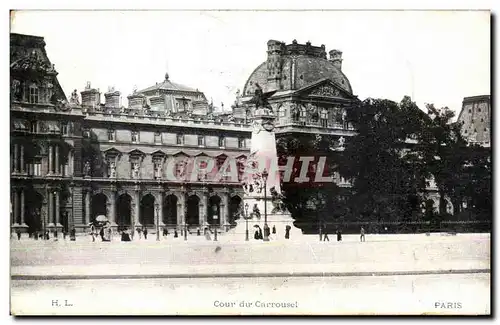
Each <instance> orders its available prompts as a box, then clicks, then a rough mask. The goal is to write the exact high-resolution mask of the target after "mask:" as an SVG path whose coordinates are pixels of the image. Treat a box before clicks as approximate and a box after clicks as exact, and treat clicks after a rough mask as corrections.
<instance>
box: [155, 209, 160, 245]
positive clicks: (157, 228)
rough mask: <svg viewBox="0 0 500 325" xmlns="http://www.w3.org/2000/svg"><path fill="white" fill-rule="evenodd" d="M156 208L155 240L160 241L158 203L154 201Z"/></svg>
mask: <svg viewBox="0 0 500 325" xmlns="http://www.w3.org/2000/svg"><path fill="white" fill-rule="evenodd" d="M155 210H156V241H160V205H159V204H158V203H155Z"/></svg>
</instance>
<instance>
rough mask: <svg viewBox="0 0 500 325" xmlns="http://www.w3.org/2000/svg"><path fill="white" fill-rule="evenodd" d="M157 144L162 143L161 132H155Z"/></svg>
mask: <svg viewBox="0 0 500 325" xmlns="http://www.w3.org/2000/svg"><path fill="white" fill-rule="evenodd" d="M155 143H161V132H155Z"/></svg>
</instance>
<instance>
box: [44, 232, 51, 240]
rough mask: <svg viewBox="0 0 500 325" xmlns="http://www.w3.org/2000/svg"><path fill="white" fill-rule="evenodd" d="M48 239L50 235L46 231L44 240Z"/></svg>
mask: <svg viewBox="0 0 500 325" xmlns="http://www.w3.org/2000/svg"><path fill="white" fill-rule="evenodd" d="M49 239H50V233H49V231H48V230H47V231H46V232H45V240H49Z"/></svg>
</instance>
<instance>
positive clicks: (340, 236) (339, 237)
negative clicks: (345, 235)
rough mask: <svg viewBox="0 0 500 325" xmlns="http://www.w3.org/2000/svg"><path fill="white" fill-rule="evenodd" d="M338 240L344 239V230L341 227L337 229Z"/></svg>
mask: <svg viewBox="0 0 500 325" xmlns="http://www.w3.org/2000/svg"><path fill="white" fill-rule="evenodd" d="M337 241H342V232H341V231H340V229H337Z"/></svg>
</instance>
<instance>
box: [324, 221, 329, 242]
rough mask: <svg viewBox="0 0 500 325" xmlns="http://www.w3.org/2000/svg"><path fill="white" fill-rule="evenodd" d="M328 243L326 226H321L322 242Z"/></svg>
mask: <svg viewBox="0 0 500 325" xmlns="http://www.w3.org/2000/svg"><path fill="white" fill-rule="evenodd" d="M327 240H328V241H330V238H328V230H327V229H326V225H323V241H327Z"/></svg>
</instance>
